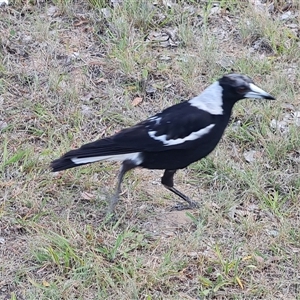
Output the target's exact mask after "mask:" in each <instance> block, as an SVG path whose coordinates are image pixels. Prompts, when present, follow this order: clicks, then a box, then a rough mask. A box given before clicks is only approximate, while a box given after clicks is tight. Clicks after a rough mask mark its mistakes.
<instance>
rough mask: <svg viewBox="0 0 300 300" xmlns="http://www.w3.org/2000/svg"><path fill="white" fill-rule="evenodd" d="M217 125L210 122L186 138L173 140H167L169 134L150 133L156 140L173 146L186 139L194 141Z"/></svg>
mask: <svg viewBox="0 0 300 300" xmlns="http://www.w3.org/2000/svg"><path fill="white" fill-rule="evenodd" d="M214 126H215V124H210V125H208V126H207V127H205V128H202V129H200V130H198V131H195V132H192V133H191V134H189V135H188V136H186V137H184V138H178V139H171V140H167V135H166V134H164V135H159V136H156V135H155V133H156V131H149V132H148V134H149V136H150V137H151V138H153V139H154V140H157V141H161V142H163V144H164V145H165V146H172V145H178V144H182V143H184V142H186V141H193V140H196V139H199V138H201V137H202V136H204V135H205V134H207V133H209V132H210V130H211V129H212V128H213V127H214Z"/></svg>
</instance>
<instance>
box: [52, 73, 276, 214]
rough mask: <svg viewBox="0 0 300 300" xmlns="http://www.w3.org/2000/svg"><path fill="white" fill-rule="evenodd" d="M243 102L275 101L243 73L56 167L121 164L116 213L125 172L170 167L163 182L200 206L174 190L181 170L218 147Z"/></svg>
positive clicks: (78, 151) (55, 163)
mask: <svg viewBox="0 0 300 300" xmlns="http://www.w3.org/2000/svg"><path fill="white" fill-rule="evenodd" d="M243 98H262V99H274V97H272V96H271V95H270V94H268V93H266V92H265V91H263V90H262V89H260V88H259V87H257V86H256V85H254V83H253V81H252V80H251V79H250V78H249V77H247V76H244V75H239V74H229V75H225V76H223V77H222V78H221V79H219V80H218V81H216V82H215V83H213V84H212V85H210V86H209V87H207V88H206V89H205V90H204V91H203V93H201V94H200V95H199V96H197V97H194V98H192V99H191V100H189V101H185V102H182V103H179V104H176V105H174V106H171V107H169V108H166V109H165V110H163V111H162V112H160V113H158V114H156V115H155V116H152V117H150V118H148V119H147V120H145V121H143V122H140V123H138V124H136V125H135V126H133V127H130V128H126V129H123V130H121V131H120V132H118V133H117V134H115V135H113V136H110V137H107V138H104V139H101V140H97V141H95V142H92V143H88V144H85V145H83V146H82V147H80V148H79V149H76V150H71V151H69V152H67V153H66V154H64V155H63V156H62V157H61V158H59V159H56V160H54V161H53V162H52V163H51V168H52V171H53V172H56V171H61V170H65V169H69V168H73V167H77V166H80V165H84V164H88V163H92V162H96V161H101V160H118V161H122V162H123V163H122V167H121V171H120V173H119V178H118V184H117V190H116V193H115V195H114V196H113V197H112V199H111V201H110V207H109V212H110V213H112V212H113V211H114V208H115V205H116V203H117V201H118V195H119V193H120V188H121V182H122V179H123V176H124V174H125V173H126V172H127V171H129V170H131V169H133V168H135V167H137V166H139V167H144V168H147V169H165V172H164V175H163V177H162V184H163V185H164V186H165V187H166V188H168V189H169V190H170V191H172V192H174V193H175V194H176V195H178V196H179V197H181V198H182V199H183V200H185V201H186V202H188V204H189V205H188V207H187V208H191V207H194V206H195V203H194V202H192V201H191V200H190V199H189V198H188V197H187V196H186V195H184V194H182V193H181V192H180V191H178V190H177V189H175V188H174V184H173V176H174V174H175V172H176V170H178V169H182V168H185V167H187V166H188V165H189V164H191V163H193V162H195V161H197V160H199V159H201V158H203V157H205V156H207V155H208V154H209V153H210V152H211V151H212V150H213V149H214V148H215V147H216V145H217V144H218V142H219V140H220V139H221V137H222V135H223V132H224V130H225V128H226V126H227V124H228V122H229V118H230V115H231V111H232V108H233V106H234V104H235V103H236V102H237V101H238V100H241V99H243Z"/></svg>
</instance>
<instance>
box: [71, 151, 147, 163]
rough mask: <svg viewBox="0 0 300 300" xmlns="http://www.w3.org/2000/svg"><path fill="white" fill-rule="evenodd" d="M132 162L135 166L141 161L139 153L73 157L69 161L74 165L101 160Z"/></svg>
mask: <svg viewBox="0 0 300 300" xmlns="http://www.w3.org/2000/svg"><path fill="white" fill-rule="evenodd" d="M127 159H129V160H132V161H133V162H134V163H135V164H136V165H139V164H140V163H141V162H142V161H143V158H142V155H141V152H133V153H126V154H117V155H104V156H92V157H83V158H79V157H73V158H71V161H72V162H73V163H74V164H76V165H81V164H88V163H93V162H96V161H101V160H109V161H124V160H127Z"/></svg>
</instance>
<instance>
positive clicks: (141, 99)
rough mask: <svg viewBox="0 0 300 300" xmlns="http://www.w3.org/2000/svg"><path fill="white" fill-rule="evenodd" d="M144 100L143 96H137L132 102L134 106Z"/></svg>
mask: <svg viewBox="0 0 300 300" xmlns="http://www.w3.org/2000/svg"><path fill="white" fill-rule="evenodd" d="M142 102H143V98H142V97H135V98H134V99H133V100H132V102H131V104H132V106H138V105H139V104H141V103H142Z"/></svg>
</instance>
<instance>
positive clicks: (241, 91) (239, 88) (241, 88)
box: [236, 86, 248, 94]
mask: <svg viewBox="0 0 300 300" xmlns="http://www.w3.org/2000/svg"><path fill="white" fill-rule="evenodd" d="M247 90H248V89H247V88H246V87H245V86H240V87H238V88H237V89H236V91H237V92H238V93H239V94H243V93H245V92H247Z"/></svg>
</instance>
